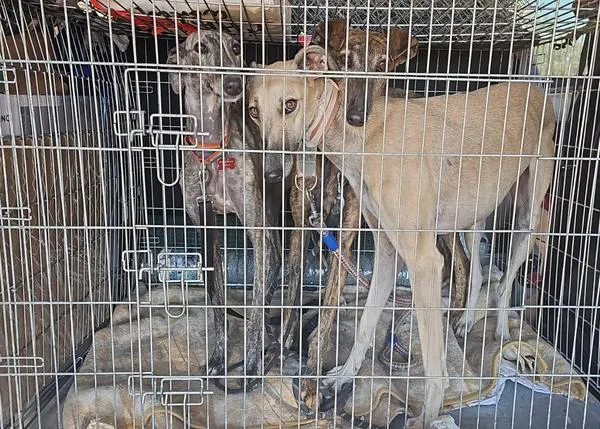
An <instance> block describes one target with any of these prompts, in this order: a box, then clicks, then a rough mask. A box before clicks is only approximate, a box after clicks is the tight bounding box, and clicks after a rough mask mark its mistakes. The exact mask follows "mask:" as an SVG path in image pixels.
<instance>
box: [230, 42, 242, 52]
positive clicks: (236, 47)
mask: <svg viewBox="0 0 600 429" xmlns="http://www.w3.org/2000/svg"><path fill="white" fill-rule="evenodd" d="M231 49H232V50H233V53H234V54H235V55H239V54H240V52H241V51H242V49H241V46H240V44H239V43H238V42H234V43H233V46H231Z"/></svg>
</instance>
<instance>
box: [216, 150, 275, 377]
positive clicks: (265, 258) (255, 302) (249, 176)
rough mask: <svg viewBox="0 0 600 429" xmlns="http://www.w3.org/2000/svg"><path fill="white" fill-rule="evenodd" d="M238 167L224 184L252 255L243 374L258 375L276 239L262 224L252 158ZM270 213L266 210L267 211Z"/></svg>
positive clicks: (260, 198)
mask: <svg viewBox="0 0 600 429" xmlns="http://www.w3.org/2000/svg"><path fill="white" fill-rule="evenodd" d="M237 165H239V166H242V165H243V166H245V168H244V169H242V168H239V169H238V170H235V171H233V172H231V173H229V174H228V175H227V177H226V178H225V179H226V180H225V183H226V184H227V185H226V186H227V192H228V195H229V199H230V201H231V203H232V205H233V207H234V209H235V211H236V213H237V215H238V218H239V219H240V220H241V221H242V223H243V224H244V226H246V227H247V228H248V229H247V235H248V237H249V238H250V240H251V242H252V247H253V252H254V279H253V290H252V306H253V307H252V310H251V311H250V317H249V320H248V322H247V330H246V365H245V367H246V373H247V375H255V374H257V375H261V373H262V366H261V364H262V354H263V343H262V338H263V329H264V326H265V307H266V306H268V305H269V303H270V299H271V297H272V293H273V292H274V288H275V287H276V286H277V280H278V274H279V272H280V268H281V253H280V247H281V246H280V241H279V235H278V232H277V231H276V230H274V229H273V228H270V227H271V226H272V225H271V222H270V221H265V217H264V215H263V210H265V204H267V203H266V201H264V200H263V192H262V180H258V178H257V176H256V172H257V171H258V169H256V167H255V165H256V164H255V162H254V161H253V159H252V158H250V157H246V158H245V159H244V158H243V157H242V156H240V157H239V159H238V163H237ZM270 210H271V209H268V208H267V211H270Z"/></svg>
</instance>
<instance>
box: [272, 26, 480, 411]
mask: <svg viewBox="0 0 600 429" xmlns="http://www.w3.org/2000/svg"><path fill="white" fill-rule="evenodd" d="M389 33H390V45H389V50H388V46H387V34H386V33H382V32H375V31H371V32H369V33H367V32H366V31H363V30H361V29H357V28H347V25H346V20H344V19H333V20H330V21H329V22H328V23H327V25H326V24H325V22H321V23H319V25H318V26H317V28H316V31H315V34H314V36H313V43H315V44H316V45H318V46H321V47H323V48H324V47H325V46H327V52H328V54H329V58H331V59H333V60H334V61H335V63H336V64H338V65H341V67H342V68H343V69H345V70H349V71H355V72H362V71H367V72H384V71H385V70H386V69H389V70H394V69H396V68H397V67H398V66H399V65H400V64H402V63H404V62H405V61H406V60H407V58H408V57H411V58H412V57H413V56H414V55H415V54H416V53H417V49H418V42H417V40H416V38H414V37H412V38H410V39H409V34H408V32H406V31H404V30H400V29H398V28H391V29H390V31H389ZM367 40H368V46H367ZM409 41H410V43H409ZM409 45H410V46H409ZM388 53H389V56H388V55H387V54H388ZM386 59H388V60H389V64H386ZM296 64H297V66H298V68H303V65H304V61H303V58H302V57H297V61H296ZM365 83H366V82H365V80H364V79H348V82H347V87H346V88H347V92H346V94H347V104H346V106H347V107H346V120H347V122H348V124H349V126H353V127H362V126H363V124H364V121H365V120H366V118H368V116H369V114H370V111H371V108H372V106H373V100H374V95H376V94H383V93H385V90H386V88H385V87H386V85H385V83H386V80H385V79H370V80H369V82H368V84H367V85H366V84H365ZM388 95H390V96H393V97H402V98H404V97H410V98H412V97H415V95H414V94H412V93H410V92H408V93H405V92H404V91H401V90H396V89H394V88H389V90H388ZM321 163H322V164H323V165H321ZM301 170H302V168H301V166H300V164H299V163H298V162H297V158H296V159H295V160H294V164H293V167H292V170H291V173H290V174H291V176H292V177H294V178H295V177H300V176H302V175H304V173H305V172H303V171H301ZM315 173H316V174H315V178H316V184H315V183H306V186H310V187H311V188H313V190H312V199H313V200H314V202H316V203H317V204H319V205H320V212H321V216H322V217H323V219H325V220H327V219H328V217H329V216H330V214H331V212H332V210H333V208H334V206H335V204H336V203H338V204H339V201H340V198H339V197H340V195H339V193H340V189H338V188H339V179H338V177H339V176H338V175H339V174H340V171H339V170H338V169H337V168H336V167H335V166H334V165H333V164H332V163H331V161H329V160H328V159H327V158H324V159H323V157H321V156H319V157H318V158H317V163H316V168H315ZM313 180H314V179H313ZM292 182H294V183H297V182H296V181H295V180H292ZM299 182H300V183H302V180H300V181H299ZM341 192H342V196H343V208H342V216H341V220H342V223H341V225H340V227H341V232H340V236H339V245H340V253H341V254H342V255H343V256H344V257H350V253H351V252H350V249H351V247H352V244H353V242H354V240H355V239H356V235H357V233H358V232H357V230H358V228H359V227H360V221H361V214H360V207H359V201H358V198H357V197H356V194H355V193H354V192H353V191H352V188H351V187H350V185H349V184H348V183H345V184H344V185H343V188H342V189H341ZM310 203H311V202H310V201H309V200H308V199H307V198H306V192H305V191H304V189H302V186H292V187H291V191H290V206H291V209H292V216H293V219H294V223H295V224H296V226H310V225H308V221H307V220H308V219H309V215H310V210H311V205H310ZM467 242H468V243H469V244H470V243H471V242H473V240H467ZM302 243H304V247H306V245H307V244H308V233H307V232H303V231H300V230H294V231H292V234H291V239H290V273H291V276H290V283H289V293H288V298H287V302H286V304H287V305H288V306H292V305H293V303H294V302H299V300H298V296H297V294H298V291H299V287H300V284H301V268H302V262H303V258H302V255H304V254H305V253H306V248H303V246H302ZM438 248H439V250H440V251H441V252H442V254H443V256H444V261H445V263H444V271H445V272H444V278H448V277H449V276H450V274H451V267H452V262H454V267H453V268H454V282H453V283H452V285H453V289H452V293H451V304H450V306H451V307H452V308H463V307H464V304H465V296H466V292H467V289H468V286H467V285H468V274H469V260H468V258H467V256H466V254H465V251H464V249H463V247H462V246H461V244H460V242H459V241H456V242H455V237H454V234H447V235H441V236H440V237H439V240H438ZM453 249H454V250H455V251H453ZM470 250H471V249H470ZM453 254H454V258H453ZM329 267H330V271H329V274H328V277H327V286H326V288H325V296H324V298H323V305H324V306H325V308H324V309H323V310H322V311H321V315H320V318H319V328H318V335H315V336H312V339H311V341H310V344H309V349H308V350H309V352H308V362H307V367H308V370H309V373H310V374H314V375H316V376H320V375H321V371H322V368H321V366H322V363H321V361H320V359H319V356H321V357H323V356H326V355H327V352H328V350H329V348H330V346H331V331H332V328H333V323H334V320H335V314H336V309H335V306H336V305H339V296H340V293H341V291H342V289H343V287H344V284H345V280H346V276H347V272H346V270H345V268H344V267H343V265H342V264H341V263H339V261H337V260H333V259H332V260H331V262H330V264H329ZM476 272H477V270H474V274H475V273H476ZM480 284H481V282H480V283H479V285H480ZM475 304H476V303H475ZM284 319H287V317H285V318H284ZM292 323H294V321H292ZM296 323H297V322H296ZM284 326H286V325H285V323H284ZM317 392H318V389H317V382H316V380H315V379H310V378H304V379H303V381H302V388H301V399H302V400H303V402H304V403H305V404H306V405H307V406H308V407H310V408H312V409H315V407H316V403H317V399H318V398H317Z"/></svg>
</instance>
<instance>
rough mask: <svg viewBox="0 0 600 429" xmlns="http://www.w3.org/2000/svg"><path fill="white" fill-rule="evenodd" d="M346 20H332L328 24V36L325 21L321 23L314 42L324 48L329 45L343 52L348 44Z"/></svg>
mask: <svg viewBox="0 0 600 429" xmlns="http://www.w3.org/2000/svg"><path fill="white" fill-rule="evenodd" d="M346 28H347V27H346V20H345V19H342V18H336V19H332V20H330V21H329V22H328V23H327V34H325V21H321V22H319V25H317V29H316V30H315V34H314V35H313V38H312V42H313V43H314V44H315V45H318V46H320V47H322V48H324V47H325V43H327V45H328V46H329V47H330V48H332V49H334V50H336V51H338V52H339V51H341V50H342V49H343V48H344V44H345V42H346Z"/></svg>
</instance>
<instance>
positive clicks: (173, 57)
mask: <svg viewBox="0 0 600 429" xmlns="http://www.w3.org/2000/svg"><path fill="white" fill-rule="evenodd" d="M184 50H185V42H181V43H180V44H179V46H173V48H172V49H171V50H170V51H169V56H168V57H167V64H178V63H179V61H178V58H179V57H178V55H177V54H178V51H179V56H181V55H183V52H185V51H184ZM169 81H170V82H171V88H173V92H174V93H175V94H180V93H181V88H180V85H179V84H180V83H181V84H183V78H182V77H181V74H180V73H169Z"/></svg>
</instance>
